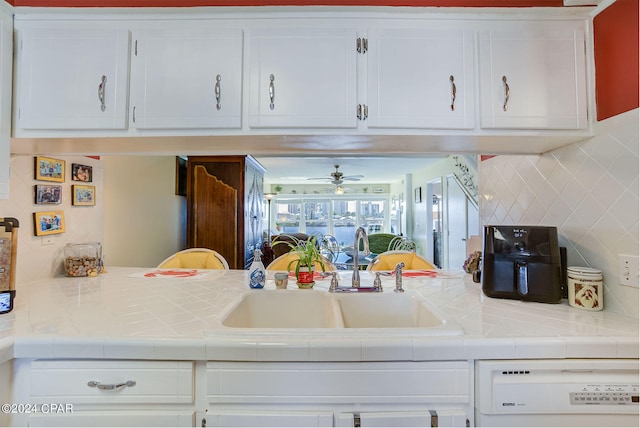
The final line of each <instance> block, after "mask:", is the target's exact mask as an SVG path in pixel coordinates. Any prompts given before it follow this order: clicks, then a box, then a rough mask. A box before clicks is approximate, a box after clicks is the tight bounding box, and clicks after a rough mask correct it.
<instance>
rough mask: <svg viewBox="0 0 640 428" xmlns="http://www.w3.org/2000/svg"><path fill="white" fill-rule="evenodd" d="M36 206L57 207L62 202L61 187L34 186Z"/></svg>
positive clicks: (51, 185) (54, 185) (48, 185)
mask: <svg viewBox="0 0 640 428" xmlns="http://www.w3.org/2000/svg"><path fill="white" fill-rule="evenodd" d="M35 194H36V204H38V205H46V204H51V205H57V204H59V203H61V202H62V186H59V185H57V184H36V185H35Z"/></svg>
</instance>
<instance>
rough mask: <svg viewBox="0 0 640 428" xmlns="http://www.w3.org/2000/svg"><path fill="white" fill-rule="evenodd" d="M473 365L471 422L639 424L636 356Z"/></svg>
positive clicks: (514, 425)
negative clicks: (628, 357) (632, 357)
mask: <svg viewBox="0 0 640 428" xmlns="http://www.w3.org/2000/svg"><path fill="white" fill-rule="evenodd" d="M475 369H476V370H475V377H476V382H475V403H476V404H475V424H476V426H493V427H506V426H509V427H517V426H529V427H542V426H555V427H561V426H580V427H586V426H600V427H603V426H608V427H620V426H633V427H638V426H640V423H639V422H640V421H639V417H638V383H639V381H638V360H635V359H624V360H623V359H611V360H603V359H593V360H590V359H580V360H579V359H570V360H483V361H477V362H476V367H475Z"/></svg>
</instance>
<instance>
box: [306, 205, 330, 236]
mask: <svg viewBox="0 0 640 428" xmlns="http://www.w3.org/2000/svg"><path fill="white" fill-rule="evenodd" d="M330 205H331V203H330V201H313V202H305V203H304V224H305V228H306V233H307V234H308V235H313V234H317V233H319V234H322V235H326V234H327V233H329V220H330V219H329V212H330V211H329V210H330Z"/></svg>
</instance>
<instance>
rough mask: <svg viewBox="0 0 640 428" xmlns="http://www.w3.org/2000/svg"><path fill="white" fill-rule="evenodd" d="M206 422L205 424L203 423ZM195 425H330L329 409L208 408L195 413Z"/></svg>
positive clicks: (331, 414)
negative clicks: (204, 411)
mask: <svg viewBox="0 0 640 428" xmlns="http://www.w3.org/2000/svg"><path fill="white" fill-rule="evenodd" d="M205 423H206V424H205ZM196 426H208V427H258V426H260V427H331V426H333V413H332V412H330V411H304V410H300V411H295V410H283V409H279V410H272V411H268V410H249V409H246V408H243V409H238V410H229V411H225V410H218V409H212V410H209V411H208V412H207V413H206V414H202V413H197V414H196Z"/></svg>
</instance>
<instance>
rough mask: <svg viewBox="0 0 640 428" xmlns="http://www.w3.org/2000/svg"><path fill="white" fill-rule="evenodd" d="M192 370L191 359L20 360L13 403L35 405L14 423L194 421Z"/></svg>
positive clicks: (183, 423) (19, 413) (157, 423)
mask: <svg viewBox="0 0 640 428" xmlns="http://www.w3.org/2000/svg"><path fill="white" fill-rule="evenodd" d="M193 372H194V370H193V362H190V361H132V360H121V361H117V360H35V361H32V362H22V363H21V364H19V365H18V370H17V372H16V379H15V384H16V386H15V387H14V399H13V402H16V403H29V405H30V406H31V407H30V408H29V409H26V410H27V411H24V410H25V409H21V410H22V411H17V412H16V414H12V425H14V426H17V425H20V426H23V425H29V426H193V424H194V421H195V420H194V417H195V404H194V373H193ZM21 388H24V389H22V390H21ZM16 389H17V391H15V390H16ZM16 410H19V409H16Z"/></svg>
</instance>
